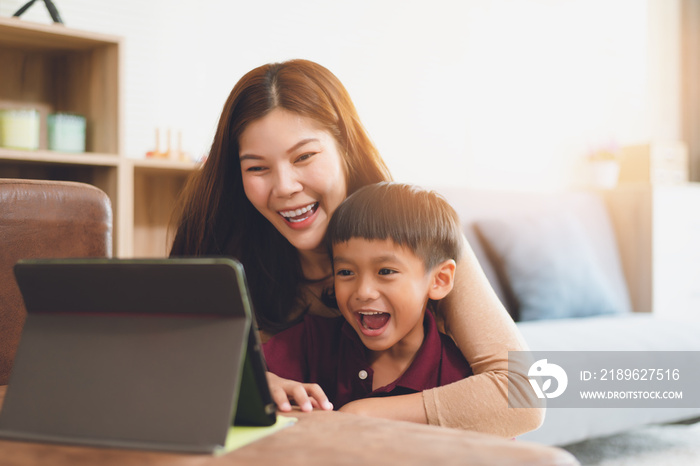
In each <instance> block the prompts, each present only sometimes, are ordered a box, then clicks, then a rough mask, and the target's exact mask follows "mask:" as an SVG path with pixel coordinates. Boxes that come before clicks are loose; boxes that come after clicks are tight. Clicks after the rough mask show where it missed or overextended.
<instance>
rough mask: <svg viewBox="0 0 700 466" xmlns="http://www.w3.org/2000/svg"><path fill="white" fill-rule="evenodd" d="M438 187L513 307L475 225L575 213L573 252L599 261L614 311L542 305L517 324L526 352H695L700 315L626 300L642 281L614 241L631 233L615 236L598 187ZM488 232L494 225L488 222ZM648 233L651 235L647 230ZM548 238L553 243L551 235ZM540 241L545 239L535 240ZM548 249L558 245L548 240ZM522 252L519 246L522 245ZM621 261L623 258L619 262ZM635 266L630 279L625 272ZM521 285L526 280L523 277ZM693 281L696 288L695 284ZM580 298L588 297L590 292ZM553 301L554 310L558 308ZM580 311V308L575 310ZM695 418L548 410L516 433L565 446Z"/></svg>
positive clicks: (501, 270) (659, 412)
mask: <svg viewBox="0 0 700 466" xmlns="http://www.w3.org/2000/svg"><path fill="white" fill-rule="evenodd" d="M437 191H438V192H440V193H442V194H443V195H444V196H445V197H446V198H447V199H448V200H449V201H450V203H451V204H452V205H453V206H454V207H455V209H456V210H457V212H458V214H459V215H460V219H461V221H462V223H463V225H464V229H465V234H466V236H467V238H468V240H469V241H470V244H471V246H472V249H474V252H475V254H476V255H477V258H478V259H479V261H480V263H481V264H482V268H483V269H484V272H485V273H486V275H487V277H488V278H489V280H490V281H491V283H492V285H493V286H494V289H495V290H496V292H497V294H499V297H501V300H502V301H503V302H504V304H506V307H507V308H508V310H509V311H517V310H518V309H517V308H518V306H519V304H518V302H519V299H518V296H517V293H514V291H513V289H512V288H513V287H512V286H509V283H507V282H508V272H509V270H508V268H507V267H505V266H504V265H503V263H500V264H499V263H497V262H498V260H496V259H497V257H498V251H496V252H494V248H493V246H492V245H491V247H490V248H489V247H486V248H485V246H488V245H489V241H488V238H486V237H485V236H484V232H488V229H486V228H484V229H482V230H480V229H479V226H480V225H483V222H485V221H486V222H487V223H488V221H491V220H507V221H510V220H511V219H513V218H521V219H522V218H538V219H547V218H554V217H556V216H557V215H560V214H562V213H564V214H565V215H566V216H569V217H573V218H575V219H576V223H577V225H579V226H580V227H581V228H580V231H581V232H583V235H582V237H583V238H585V242H586V243H587V246H586V247H585V248H583V247H582V248H583V249H586V248H587V249H586V251H583V252H582V251H578V252H579V253H580V254H579V256H578V257H579V258H580V257H584V256H585V257H591V258H592V259H593V260H594V261H595V264H596V265H597V267H598V268H597V269H595V270H597V272H596V275H597V276H598V278H601V277H602V278H603V279H604V283H605V284H606V286H607V290H608V295H607V297H608V301H610V302H614V304H615V307H616V309H617V311H618V312H617V313H614V314H607V315H595V314H597V311H596V309H589V310H590V311H591V312H590V314H592V315H589V316H585V317H570V318H561V316H558V317H559V318H556V319H552V318H547V316H546V314H547V312H546V311H548V310H547V309H541V310H542V311H545V312H543V314H545V315H544V318H543V319H540V320H528V321H523V322H518V327H519V328H520V330H521V332H522V333H523V335H524V337H525V339H526V341H527V342H528V344H529V346H530V349H531V350H533V351H655V350H664V351H700V320H696V321H692V320H690V321H682V320H669V319H663V318H660V317H657V316H656V315H655V314H654V313H648V312H645V313H641V312H634V311H635V309H638V308H641V309H649V307H650V304H649V303H640V302H633V301H634V300H631V299H630V286H638V283H636V282H635V280H636V281H637V282H638V281H639V280H638V276H639V272H640V271H639V270H638V269H639V267H638V264H639V261H636V262H635V257H633V256H634V251H631V250H630V249H629V248H626V251H625V253H626V257H624V256H625V255H624V254H622V255H621V254H620V248H619V245H620V244H624V243H625V242H629V241H631V239H630V238H624V237H618V236H619V234H620V233H619V231H618V232H616V230H615V228H614V225H613V222H612V221H611V215H610V212H611V211H610V207H609V204H610V203H606V200H605V196H603V195H602V194H601V193H598V192H593V191H578V192H559V193H514V192H511V193H508V192H497V191H485V190H471V189H465V188H438V189H437ZM610 205H613V204H610ZM516 225H517V222H516ZM523 225H524V226H523V230H525V229H527V228H528V226H527V224H523ZM485 226H488V225H484V227H485ZM511 226H512V225H511ZM495 227H496V230H495V231H497V230H498V228H497V227H498V223H496V224H495ZM618 230H619V229H618ZM491 231H494V225H493V224H492V225H491ZM626 231H627V233H625V234H631V235H644V234H645V232H640V231H635V229H630V230H626ZM516 232H517V233H518V234H517V235H516V239H518V235H519V232H518V231H517V230H516ZM646 233H647V234H648V232H646ZM522 236H524V237H527V236H528V235H527V232H525V231H524V232H523V235H522ZM511 239H513V238H511ZM530 240H532V235H530ZM548 241H551V238H550V239H549V240H548ZM555 242H556V241H554V242H553V243H555ZM637 243H638V241H637ZM506 246H507V247H505V248H502V250H501V251H500V253H501V254H503V253H504V252H505V253H506V255H507V253H509V252H510V253H512V254H514V255H515V254H517V253H518V251H517V248H515V249H514V248H513V247H512V246H513V245H512V244H507V245H506ZM540 246H542V245H541V244H540ZM544 247H550V244H545V245H544ZM551 247H552V248H555V247H561V246H557V245H555V244H552V245H551ZM698 247H700V244H699V245H698ZM623 249H625V248H623ZM520 252H522V247H521V251H520ZM525 252H526V253H527V252H528V251H527V250H526V251H525ZM564 252H565V253H566V251H564ZM621 256H622V257H621ZM530 259H531V262H527V263H526V266H530V265H532V262H533V261H534V262H536V261H537V260H539V256H538V255H537V254H536V253H535V254H534V259H532V258H530ZM624 260H626V261H628V263H623V261H624ZM635 264H636V267H635ZM560 265H561V264H560ZM579 269H580V267H576V265H575V264H572V266H571V271H572V272H574V271H578V270H579ZM511 271H512V270H511ZM625 271H627V276H625ZM531 272H532V273H531V275H533V276H536V275H537V274H538V273H540V272H542V270H541V269H538V268H537V267H533V268H532V269H531ZM632 272H633V273H634V274H635V277H631V276H630V275H631V273H632ZM647 272H648V271H647ZM557 273H559V274H566V273H569V272H568V270H567V269H566V268H565V269H563V270H560V271H559V272H557ZM647 275H648V274H647ZM543 276H547V275H546V274H544V275H543ZM550 277H551V275H550ZM553 278H556V277H553ZM589 278H590V277H589ZM552 281H556V280H552ZM628 283H630V284H631V285H628ZM526 285H528V284H527V283H526ZM529 285H531V284H529ZM547 286H549V284H547ZM552 286H555V285H552ZM698 287H700V282H699V283H698ZM526 291H527V290H526ZM638 291H639V290H635V293H634V296H635V297H637V296H639V295H640V293H639V292H638ZM647 294H648V293H647ZM585 298H586V299H588V297H587V296H586V297H585ZM545 301H546V300H545ZM584 301H585V299H584ZM539 302H540V301H538V300H537V299H534V300H532V302H531V303H530V304H529V307H530V309H529V311H528V312H530V313H531V312H532V311H534V313H535V314H537V313H538V312H539V311H540V310H538V309H537V305H538V303H539ZM592 302H594V301H592ZM569 304H572V305H573V309H574V310H576V309H575V308H576V303H569ZM550 306H551V302H550ZM553 307H554V308H558V306H553ZM579 311H580V309H578V311H576V312H579ZM584 313H585V312H584ZM515 314H516V315H515V317H518V315H517V312H515ZM516 320H517V319H516ZM698 417H700V407H698V408H682V409H681V408H675V409H669V408H643V409H631V408H614V409H609V408H598V409H590V408H589V409H582V408H549V409H548V410H547V413H546V417H545V421H544V424H543V425H542V426H541V427H540V428H539V429H538V430H536V431H534V432H530V433H528V434H525V435H523V436H522V437H521V438H522V439H523V440H528V441H534V442H539V443H543V444H548V445H566V444H570V443H574V442H578V441H581V440H585V439H587V438H592V437H598V436H605V435H611V434H614V433H618V432H621V431H624V430H627V429H631V428H634V427H637V426H640V425H644V424H650V423H666V422H674V421H679V420H687V419H691V418H698Z"/></svg>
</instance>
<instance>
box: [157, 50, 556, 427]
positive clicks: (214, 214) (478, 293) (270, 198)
mask: <svg viewBox="0 0 700 466" xmlns="http://www.w3.org/2000/svg"><path fill="white" fill-rule="evenodd" d="M390 179H391V176H390V174H389V171H388V169H387V168H386V166H385V165H384V162H383V161H382V159H381V157H380V156H379V154H378V152H377V150H376V148H375V147H374V145H373V144H372V142H371V141H370V139H369V137H368V136H367V134H366V132H365V130H364V128H363V127H362V124H361V123H360V120H359V118H358V116H357V112H356V110H355V108H354V105H353V104H352V101H351V100H350V97H349V96H348V94H347V91H346V90H345V88H344V87H343V85H342V84H341V83H340V81H339V80H338V79H337V78H336V77H335V76H334V75H333V74H332V73H331V72H330V71H328V70H327V69H325V68H324V67H322V66H320V65H318V64H316V63H313V62H309V61H305V60H293V61H289V62H285V63H279V64H270V65H264V66H261V67H259V68H256V69H254V70H252V71H251V72H249V73H248V74H246V75H245V76H244V77H243V78H241V80H240V81H239V82H238V83H237V84H236V85H235V86H234V88H233V90H232V92H231V94H230V95H229V98H228V100H227V101H226V104H225V106H224V110H223V112H222V115H221V119H220V121H219V125H218V128H217V131H216V135H215V137H214V142H213V144H212V147H211V151H210V153H209V157H208V159H207V161H206V163H204V165H203V167H202V169H201V170H199V171H198V172H196V173H195V174H194V175H193V177H192V178H191V179H190V181H189V182H188V185H187V187H186V188H185V191H184V193H183V197H182V199H183V201H182V205H181V211H180V219H179V223H178V227H177V232H176V235H175V240H174V243H173V248H172V251H171V255H174V256H188V255H228V256H233V257H236V258H238V259H239V260H240V261H241V262H242V263H243V265H244V267H245V270H246V274H247V277H248V282H249V284H250V288H251V294H252V298H253V302H254V303H255V309H256V318H257V321H258V324H259V325H260V327H261V334H262V335H263V338H265V335H269V334H270V333H274V332H276V331H279V330H281V329H283V328H286V327H288V326H290V325H292V324H294V323H295V322H297V321H298V320H299V319H300V318H301V317H303V315H304V313H306V312H312V313H316V314H322V315H323V314H334V311H333V310H331V309H328V308H326V306H325V305H324V304H323V302H322V300H321V297H322V295H323V293H324V290H326V289H327V288H328V287H330V286H331V285H332V278H333V277H332V269H331V262H330V258H329V257H328V255H327V253H326V251H325V249H324V248H323V236H324V234H325V231H326V227H327V226H328V221H329V219H330V216H331V215H332V213H333V211H334V210H335V208H336V207H337V206H338V205H339V204H340V202H342V200H343V199H344V198H345V197H346V196H347V195H348V194H350V193H352V192H354V191H355V190H357V189H358V188H359V187H361V186H364V185H367V184H370V183H375V182H378V181H387V180H390ZM465 249H466V250H467V251H468V252H467V253H466V254H465V257H463V258H462V260H461V261H460V263H459V270H460V273H459V274H458V275H457V279H456V282H455V289H454V290H453V292H452V293H450V295H448V298H446V299H443V300H442V301H441V302H440V306H439V308H438V309H437V317H438V319H439V320H441V321H442V322H443V323H444V326H445V329H446V331H447V332H448V333H449V334H450V335H451V336H452V337H453V338H454V340H455V341H456V343H457V345H458V346H459V347H460V350H461V351H462V353H463V354H464V356H465V357H466V358H467V360H468V361H469V363H470V364H471V366H472V369H473V370H474V374H475V376H473V377H469V378H467V379H464V380H462V381H459V382H456V383H453V384H450V385H446V386H443V387H438V388H435V389H432V390H427V391H425V392H423V393H414V394H410V395H403V396H398V397H391V398H375V399H365V400H358V401H356V402H353V403H350V404H348V405H346V406H344V407H342V408H341V410H343V411H348V412H354V413H359V414H366V415H381V416H382V417H392V413H397V412H403V413H410V415H409V416H408V417H404V418H403V419H404V420H410V421H416V422H423V423H430V424H436V425H443V426H449V427H459V428H464V429H469V430H475V431H481V432H488V433H493V434H497V435H502V436H506V437H513V436H516V435H519V434H522V433H524V432H527V431H529V430H532V429H534V428H536V427H537V426H539V424H540V423H541V421H542V417H543V410H542V409H541V408H538V407H537V405H538V403H537V400H536V399H533V397H532V395H531V393H532V392H531V390H529V383H528V381H527V374H526V373H525V372H524V371H519V373H518V374H515V376H513V375H511V384H512V386H511V389H510V390H511V396H513V395H514V394H515V395H516V396H517V397H518V401H517V406H519V407H528V408H531V409H514V408H509V407H508V373H507V371H508V351H517V350H526V349H527V348H526V345H525V344H524V342H523V341H522V340H521V338H520V336H519V333H518V330H517V328H516V327H515V324H514V323H513V321H512V319H511V318H510V316H509V315H508V314H507V312H506V311H505V309H504V308H503V306H502V305H501V304H500V302H499V301H498V298H497V297H496V295H495V293H494V292H493V290H492V289H491V287H490V285H489V284H488V281H487V280H486V278H485V276H484V275H483V272H482V271H481V268H480V267H479V265H478V263H477V261H476V258H475V257H474V255H473V253H472V252H471V250H470V249H469V248H468V247H467V248H465ZM295 395H296V397H295V398H296V400H295V401H296V402H297V404H299V405H301V406H309V400H308V398H307V397H306V393H298V392H295ZM398 407H400V408H401V409H397V408H398Z"/></svg>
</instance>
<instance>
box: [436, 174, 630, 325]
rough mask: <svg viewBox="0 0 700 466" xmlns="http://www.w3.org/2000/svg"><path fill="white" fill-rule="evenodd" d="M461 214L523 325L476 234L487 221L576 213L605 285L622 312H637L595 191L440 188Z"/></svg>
mask: <svg viewBox="0 0 700 466" xmlns="http://www.w3.org/2000/svg"><path fill="white" fill-rule="evenodd" d="M436 190H437V191H438V192H440V193H441V194H442V195H444V196H445V197H446V198H447V200H448V201H449V202H450V204H451V205H452V206H453V207H454V208H455V210H456V211H457V213H458V214H459V217H460V220H461V221H462V224H463V226H464V230H465V235H466V237H467V239H468V240H469V242H470V244H471V246H472V249H473V250H474V253H475V254H476V256H477V259H478V260H479V262H480V263H481V265H482V268H483V269H484V272H485V273H486V276H487V277H488V279H489V281H490V282H491V285H492V286H493V288H494V290H495V291H496V293H497V294H498V296H499V298H500V299H501V301H502V302H503V304H504V305H505V307H506V309H508V311H509V312H510V313H511V315H513V318H514V319H516V320H518V315H517V306H516V304H517V303H516V302H515V300H514V299H513V297H512V296H509V291H508V289H507V288H508V286H507V285H508V284H507V283H501V282H502V280H501V277H499V275H498V274H497V273H496V268H495V267H494V264H493V262H492V260H491V257H490V256H489V255H488V254H487V251H486V250H485V248H484V247H483V245H482V243H481V241H480V239H479V236H478V235H477V234H476V231H475V224H476V222H480V221H485V220H487V219H506V220H507V219H510V218H515V217H517V216H522V215H534V216H538V215H544V216H546V215H548V214H549V213H550V212H552V211H559V212H570V213H571V215H572V216H573V217H575V218H576V220H577V221H578V222H580V226H581V229H582V231H583V234H584V236H585V238H586V239H587V241H588V243H589V245H590V247H591V250H592V255H593V256H594V258H595V261H596V262H597V263H598V264H599V265H600V272H601V274H602V276H603V277H604V280H605V282H606V283H607V284H608V285H609V287H610V288H611V289H612V292H613V294H614V296H615V300H616V302H617V303H618V308H619V310H621V311H623V312H627V311H630V310H631V305H630V299H629V293H628V291H627V284H626V282H625V277H624V274H623V271H622V264H621V262H620V256H619V252H618V246H617V240H616V238H615V233H614V230H613V227H612V224H611V222H610V218H609V216H608V212H607V208H606V206H605V203H604V202H603V199H602V198H601V196H600V195H599V194H597V193H595V192H591V191H561V192H507V191H495V190H482V189H470V188H462V187H440V188H437V189H436Z"/></svg>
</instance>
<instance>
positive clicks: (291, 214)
mask: <svg viewBox="0 0 700 466" xmlns="http://www.w3.org/2000/svg"><path fill="white" fill-rule="evenodd" d="M316 204H317V203H316V202H314V203H311V204H309V205H307V206H306V207H302V208H301V209H296V210H285V211H280V215H281V216H282V217H284V218H286V219H287V220H289V221H290V222H301V221H302V220H305V218H306V217H304V218H295V217H299V216H301V215H304V214H305V213H307V212H310V211H311V210H312V209H313V208H314V207H315V206H316Z"/></svg>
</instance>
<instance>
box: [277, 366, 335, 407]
mask: <svg viewBox="0 0 700 466" xmlns="http://www.w3.org/2000/svg"><path fill="white" fill-rule="evenodd" d="M267 383H268V385H269V386H270V393H271V394H272V399H273V400H274V402H275V403H276V404H277V409H279V410H280V411H282V412H289V411H291V410H292V405H291V401H294V403H295V404H296V405H297V406H299V409H301V410H302V411H312V410H313V409H322V410H325V411H332V410H333V404H332V403H331V402H330V401H328V397H327V396H326V394H325V393H324V392H323V389H322V388H321V387H320V386H319V385H318V384H315V383H301V382H297V381H296V380H289V379H283V378H282V377H279V376H277V375H275V374H273V373H272V372H268V373H267Z"/></svg>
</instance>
